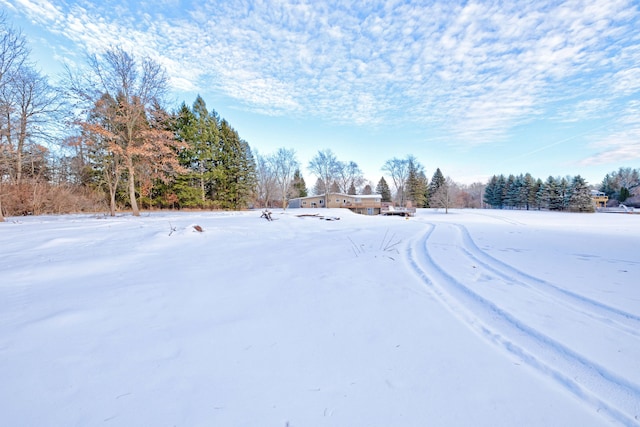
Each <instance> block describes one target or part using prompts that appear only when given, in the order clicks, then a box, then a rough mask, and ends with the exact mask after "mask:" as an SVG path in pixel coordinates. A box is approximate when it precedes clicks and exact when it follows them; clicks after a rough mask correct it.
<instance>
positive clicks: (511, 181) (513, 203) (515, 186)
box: [504, 175, 520, 208]
mask: <svg viewBox="0 0 640 427" xmlns="http://www.w3.org/2000/svg"><path fill="white" fill-rule="evenodd" d="M504 194H505V197H504V205H505V206H506V207H508V208H515V207H517V205H518V195H519V194H520V183H519V182H518V181H517V180H516V177H515V176H514V175H509V177H508V178H507V185H506V188H505V190H504Z"/></svg>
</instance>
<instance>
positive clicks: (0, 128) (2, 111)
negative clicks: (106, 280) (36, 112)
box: [0, 13, 29, 222]
mask: <svg viewBox="0 0 640 427" xmlns="http://www.w3.org/2000/svg"><path fill="white" fill-rule="evenodd" d="M28 56H29V50H28V49H27V45H26V41H25V38H24V37H23V36H22V34H21V33H20V32H19V31H16V30H15V29H13V28H12V27H10V26H9V25H8V24H7V21H6V17H5V15H4V13H0V94H3V96H1V97H0V222H1V221H4V213H3V209H2V197H3V195H4V186H3V184H4V179H5V177H8V176H10V173H9V172H10V170H11V167H10V164H9V163H10V161H11V159H12V157H13V156H12V152H13V150H12V147H11V145H12V144H10V143H9V141H10V139H9V138H11V133H10V132H9V124H10V123H11V113H12V111H13V108H14V105H13V104H12V103H10V102H9V100H8V99H6V97H5V96H4V94H7V93H9V89H10V84H11V81H12V79H13V77H15V76H16V70H17V69H18V68H20V67H21V66H22V65H23V64H24V63H25V61H26V60H27V57H28Z"/></svg>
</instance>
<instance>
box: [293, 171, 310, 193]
mask: <svg viewBox="0 0 640 427" xmlns="http://www.w3.org/2000/svg"><path fill="white" fill-rule="evenodd" d="M307 196H308V192H307V184H305V182H304V177H303V176H302V173H301V172H300V169H296V171H295V172H294V173H293V181H292V182H291V198H293V199H296V198H298V197H307Z"/></svg>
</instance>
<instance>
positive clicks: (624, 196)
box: [618, 187, 631, 203]
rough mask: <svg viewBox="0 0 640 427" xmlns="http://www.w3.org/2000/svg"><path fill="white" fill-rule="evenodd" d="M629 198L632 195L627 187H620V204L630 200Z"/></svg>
mask: <svg viewBox="0 0 640 427" xmlns="http://www.w3.org/2000/svg"><path fill="white" fill-rule="evenodd" d="M629 196H631V193H630V192H629V190H628V189H627V187H620V192H619V194H618V201H619V202H620V203H624V202H625V201H626V200H627V199H628V198H629Z"/></svg>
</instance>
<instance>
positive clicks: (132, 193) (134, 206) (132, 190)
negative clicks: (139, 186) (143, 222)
mask: <svg viewBox="0 0 640 427" xmlns="http://www.w3.org/2000/svg"><path fill="white" fill-rule="evenodd" d="M127 168H128V170H129V200H130V201H131V210H132V211H133V216H140V209H138V202H137V201H136V176H135V170H134V168H133V161H132V160H131V159H129V160H127Z"/></svg>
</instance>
